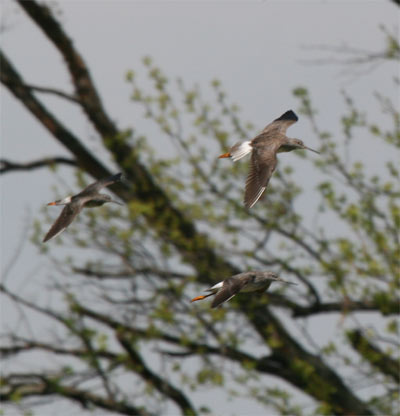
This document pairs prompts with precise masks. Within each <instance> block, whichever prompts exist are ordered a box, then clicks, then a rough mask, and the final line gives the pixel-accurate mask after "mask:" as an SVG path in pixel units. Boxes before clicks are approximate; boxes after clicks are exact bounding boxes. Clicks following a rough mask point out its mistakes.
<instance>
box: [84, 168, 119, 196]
mask: <svg viewBox="0 0 400 416" xmlns="http://www.w3.org/2000/svg"><path fill="white" fill-rule="evenodd" d="M121 178H122V173H117V174H116V175H112V176H108V177H107V178H104V179H100V180H99V181H96V182H93V183H91V184H90V185H88V186H87V187H86V188H85V189H83V190H82V191H81V192H79V194H77V195H76V196H83V195H87V194H94V193H98V192H99V191H100V190H101V189H102V188H104V187H106V186H110V185H112V184H113V183H115V182H118V181H120V180H121Z"/></svg>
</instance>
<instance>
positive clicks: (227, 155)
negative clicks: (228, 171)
mask: <svg viewBox="0 0 400 416" xmlns="http://www.w3.org/2000/svg"><path fill="white" fill-rule="evenodd" d="M230 156H231V154H230V153H229V152H228V153H224V154H223V155H220V156H218V159H223V158H224V157H230Z"/></svg>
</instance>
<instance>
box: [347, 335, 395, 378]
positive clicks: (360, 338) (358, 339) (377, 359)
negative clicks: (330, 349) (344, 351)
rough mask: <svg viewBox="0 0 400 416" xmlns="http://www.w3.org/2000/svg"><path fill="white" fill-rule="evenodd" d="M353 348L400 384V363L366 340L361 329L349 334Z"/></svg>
mask: <svg viewBox="0 0 400 416" xmlns="http://www.w3.org/2000/svg"><path fill="white" fill-rule="evenodd" d="M347 337H348V338H349V340H350V342H351V345H352V346H353V348H354V349H355V350H356V351H357V352H358V353H359V354H360V355H361V356H362V357H363V358H364V359H365V360H367V361H368V362H369V363H370V364H371V365H373V366H375V367H377V368H379V370H380V371H382V372H383V373H384V374H386V375H388V376H389V377H391V378H392V379H393V380H394V381H395V382H396V383H398V384H400V362H399V360H394V359H393V358H391V357H390V356H389V355H388V354H386V353H385V352H383V351H382V350H381V349H380V348H379V347H377V346H376V345H374V344H373V343H372V342H371V341H369V340H368V338H366V337H365V336H364V335H363V334H362V332H361V331H360V330H359V329H356V330H352V331H349V332H348V333H347Z"/></svg>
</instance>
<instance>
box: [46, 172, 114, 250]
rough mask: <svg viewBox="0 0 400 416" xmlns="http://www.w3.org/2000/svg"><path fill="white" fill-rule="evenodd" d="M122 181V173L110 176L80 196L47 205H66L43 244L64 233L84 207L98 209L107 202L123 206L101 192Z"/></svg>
mask: <svg viewBox="0 0 400 416" xmlns="http://www.w3.org/2000/svg"><path fill="white" fill-rule="evenodd" d="M121 179H122V173H117V174H116V175H112V176H109V177H108V178H105V179H101V180H99V181H97V182H94V183H92V184H90V185H88V186H87V187H86V188H85V189H84V190H83V191H81V192H79V194H76V195H73V196H67V197H66V198H64V199H59V200H57V201H54V202H49V203H48V204H47V205H65V207H64V209H63V210H62V211H61V214H60V216H59V217H58V218H57V220H56V222H55V223H54V224H53V225H52V227H51V228H50V230H49V232H48V233H47V234H46V236H45V237H44V239H43V242H44V243H45V242H46V241H49V240H50V239H51V238H53V237H55V236H57V235H59V234H60V233H62V232H63V231H64V230H65V229H66V228H67V227H68V226H69V225H70V224H71V222H72V221H73V220H74V218H75V217H76V216H77V215H78V214H79V213H80V212H81V210H82V209H83V208H84V207H88V208H91V207H98V206H100V205H103V204H105V203H106V202H114V203H116V204H119V205H122V204H121V203H120V202H118V201H115V200H114V199H112V198H111V197H110V196H109V195H106V194H101V193H100V190H101V189H102V188H104V187H106V186H109V185H112V184H113V183H115V182H118V181H120V180H121Z"/></svg>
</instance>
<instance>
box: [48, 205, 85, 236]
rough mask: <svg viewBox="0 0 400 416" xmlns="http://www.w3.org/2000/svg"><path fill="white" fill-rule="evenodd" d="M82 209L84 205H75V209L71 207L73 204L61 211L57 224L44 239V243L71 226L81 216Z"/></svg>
mask: <svg viewBox="0 0 400 416" xmlns="http://www.w3.org/2000/svg"><path fill="white" fill-rule="evenodd" d="M82 208H83V204H82V205H74V206H73V207H71V204H68V205H66V206H65V207H64V209H63V210H62V211H61V214H60V215H59V217H58V218H57V220H56V222H55V223H54V224H53V225H52V227H51V228H50V230H49V232H48V233H47V234H46V236H45V237H44V239H43V243H45V242H46V241H49V240H50V239H52V238H53V237H55V236H57V235H58V234H60V233H62V232H63V231H64V230H65V229H66V228H67V227H68V225H70V224H71V222H72V221H73V220H74V218H75V217H76V216H77V215H78V214H79V212H80V211H81V210H82Z"/></svg>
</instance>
